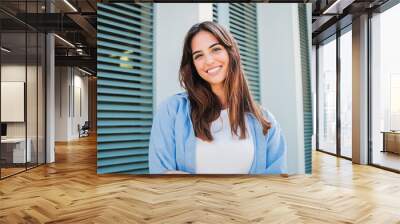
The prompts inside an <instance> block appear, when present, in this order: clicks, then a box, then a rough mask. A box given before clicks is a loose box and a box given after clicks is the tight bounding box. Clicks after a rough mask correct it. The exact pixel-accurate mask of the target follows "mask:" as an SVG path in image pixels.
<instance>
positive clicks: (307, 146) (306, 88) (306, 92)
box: [298, 4, 313, 174]
mask: <svg viewBox="0 0 400 224" xmlns="http://www.w3.org/2000/svg"><path fill="white" fill-rule="evenodd" d="M298 9H299V29H300V54H301V73H302V81H303V112H304V159H305V161H304V163H305V165H304V166H305V172H306V173H309V174H310V173H311V170H312V163H311V161H312V154H311V150H312V149H311V148H312V134H313V119H312V99H311V66H310V61H311V60H310V48H311V46H310V40H309V36H308V35H309V34H308V29H309V27H308V18H307V5H306V4H299V6H298Z"/></svg>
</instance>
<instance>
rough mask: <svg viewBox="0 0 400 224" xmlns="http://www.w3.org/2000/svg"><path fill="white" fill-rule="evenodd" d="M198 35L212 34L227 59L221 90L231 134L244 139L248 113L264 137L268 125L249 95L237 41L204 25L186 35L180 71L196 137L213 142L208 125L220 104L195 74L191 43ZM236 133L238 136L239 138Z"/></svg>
mask: <svg viewBox="0 0 400 224" xmlns="http://www.w3.org/2000/svg"><path fill="white" fill-rule="evenodd" d="M200 31H207V32H209V33H211V34H213V35H214V36H215V37H216V38H217V40H218V42H219V43H220V44H221V45H222V46H224V47H225V49H226V50H227V52H228V55H229V65H228V74H227V76H226V79H225V81H224V89H225V96H226V99H227V104H228V112H229V121H230V126H231V131H232V134H235V135H236V136H239V138H240V139H244V138H245V137H246V136H247V132H246V124H245V112H250V113H252V114H253V115H254V116H255V117H256V119H257V120H258V121H259V122H260V124H261V126H262V129H263V133H264V135H266V134H267V132H268V129H269V128H271V124H270V123H269V122H268V121H267V120H266V118H264V116H263V114H262V111H261V108H260V106H259V105H257V104H256V103H255V101H254V100H253V98H252V96H251V94H250V91H249V88H248V86H247V82H246V79H245V76H244V72H243V68H242V65H241V62H240V54H239V48H238V46H237V44H236V41H235V40H234V39H233V37H232V35H231V34H230V33H229V32H228V31H226V30H225V28H223V27H222V26H221V25H219V24H217V23H214V22H210V21H206V22H202V23H198V24H195V25H194V26H192V27H191V28H190V30H189V31H188V33H187V34H186V37H185V41H184V45H183V54H182V60H181V65H180V69H179V80H180V84H181V86H182V87H183V88H185V89H186V91H187V92H188V97H189V100H190V105H191V118H192V123H193V128H194V132H195V134H196V136H197V137H199V138H200V139H202V140H205V141H212V140H213V136H212V134H211V131H210V126H211V122H213V121H214V120H216V119H217V118H218V117H219V116H220V113H221V109H222V105H221V102H220V100H219V99H218V97H217V96H216V95H215V94H214V93H213V91H212V90H211V86H210V84H209V83H208V82H207V81H205V80H203V79H202V78H201V77H200V75H199V74H198V73H197V71H196V68H195V66H194V62H193V59H192V48H191V43H192V39H193V37H194V36H195V35H196V34H197V33H199V32H200ZM239 129H240V134H238V130H239Z"/></svg>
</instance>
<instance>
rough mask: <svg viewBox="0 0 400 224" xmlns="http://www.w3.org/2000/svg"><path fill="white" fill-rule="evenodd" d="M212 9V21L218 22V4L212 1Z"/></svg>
mask: <svg viewBox="0 0 400 224" xmlns="http://www.w3.org/2000/svg"><path fill="white" fill-rule="evenodd" d="M212 9H213V22H216V23H218V4H217V3H213V4H212Z"/></svg>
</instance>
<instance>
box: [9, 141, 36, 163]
mask: <svg viewBox="0 0 400 224" xmlns="http://www.w3.org/2000/svg"><path fill="white" fill-rule="evenodd" d="M27 142H28V144H27V146H28V147H26V154H25V138H6V139H1V144H2V145H6V146H7V147H8V146H13V163H25V158H27V161H26V162H30V161H31V157H32V154H31V145H32V141H31V139H30V138H28V139H27ZM2 147H4V146H2Z"/></svg>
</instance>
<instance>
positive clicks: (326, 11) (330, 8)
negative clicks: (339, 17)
mask: <svg viewBox="0 0 400 224" xmlns="http://www.w3.org/2000/svg"><path fill="white" fill-rule="evenodd" d="M340 1H341V0H336V1H335V2H334V3H333V4H332V5H330V6H329V7H328V8H327V9H325V10H324V12H322V14H327V13H331V12H330V11H331V10H332V9H334V8H335V7H336V6H337V4H339V2H340Z"/></svg>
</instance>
